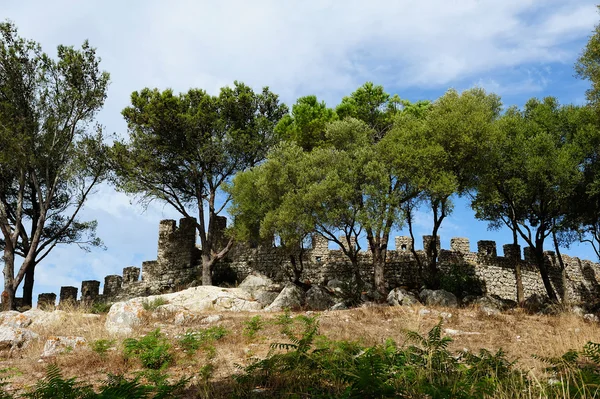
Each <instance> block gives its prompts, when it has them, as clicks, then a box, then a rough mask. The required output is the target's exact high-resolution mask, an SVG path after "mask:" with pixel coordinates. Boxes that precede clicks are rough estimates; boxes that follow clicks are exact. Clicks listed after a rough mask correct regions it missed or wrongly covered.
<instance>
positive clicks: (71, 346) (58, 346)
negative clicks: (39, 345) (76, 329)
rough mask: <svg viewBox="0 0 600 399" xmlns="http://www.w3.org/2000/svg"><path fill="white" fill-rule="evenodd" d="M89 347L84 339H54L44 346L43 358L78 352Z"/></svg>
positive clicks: (69, 337) (70, 337) (72, 337)
mask: <svg viewBox="0 0 600 399" xmlns="http://www.w3.org/2000/svg"><path fill="white" fill-rule="evenodd" d="M87 347H88V344H87V341H86V339H85V338H83V337H74V336H68V337H52V338H50V339H48V340H47V341H46V343H45V344H44V351H43V352H42V357H51V356H56V355H59V354H61V353H65V352H72V351H78V350H81V349H84V348H87Z"/></svg>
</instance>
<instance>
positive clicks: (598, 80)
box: [575, 6, 600, 107]
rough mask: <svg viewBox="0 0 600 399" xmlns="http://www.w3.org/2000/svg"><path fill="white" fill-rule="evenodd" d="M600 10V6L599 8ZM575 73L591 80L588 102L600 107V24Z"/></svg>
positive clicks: (587, 45) (587, 92) (580, 58)
mask: <svg viewBox="0 0 600 399" xmlns="http://www.w3.org/2000/svg"><path fill="white" fill-rule="evenodd" d="M598 9H599V10H600V6H598ZM575 73H576V76H578V77H579V78H581V79H585V80H589V81H590V83H591V85H592V87H590V88H589V89H588V90H587V91H586V97H587V99H588V101H589V102H590V103H591V104H593V105H594V106H596V107H597V106H598V105H600V24H599V25H596V27H595V28H594V32H593V34H592V36H590V39H589V40H588V42H587V44H586V46H585V48H584V50H583V52H582V54H581V55H580V56H579V58H578V60H577V63H576V64H575Z"/></svg>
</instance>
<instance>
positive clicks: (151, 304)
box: [142, 296, 169, 312]
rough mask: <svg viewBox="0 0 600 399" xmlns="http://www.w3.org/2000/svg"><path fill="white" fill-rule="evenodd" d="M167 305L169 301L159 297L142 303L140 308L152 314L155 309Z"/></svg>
mask: <svg viewBox="0 0 600 399" xmlns="http://www.w3.org/2000/svg"><path fill="white" fill-rule="evenodd" d="M167 303H169V301H167V300H166V299H165V298H163V297H161V296H159V297H157V298H154V299H153V300H151V301H148V300H145V301H143V302H142V306H143V307H144V310H146V311H149V312H152V311H154V310H156V308H157V307H159V306H162V305H166V304H167Z"/></svg>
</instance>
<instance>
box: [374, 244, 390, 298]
mask: <svg viewBox="0 0 600 399" xmlns="http://www.w3.org/2000/svg"><path fill="white" fill-rule="evenodd" d="M385 255H386V251H385V250H384V249H382V248H381V246H379V245H375V246H374V251H373V285H374V286H375V290H377V292H379V294H380V295H382V296H383V297H384V298H385V297H386V296H387V288H386V286H385Z"/></svg>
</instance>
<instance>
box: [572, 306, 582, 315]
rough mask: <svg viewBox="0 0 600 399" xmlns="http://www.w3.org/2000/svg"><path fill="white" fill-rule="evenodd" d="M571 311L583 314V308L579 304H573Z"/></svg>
mask: <svg viewBox="0 0 600 399" xmlns="http://www.w3.org/2000/svg"><path fill="white" fill-rule="evenodd" d="M570 310H571V313H573V314H575V315H577V316H581V317H583V316H584V315H585V310H584V309H583V308H582V307H581V306H573V307H572V308H571V309H570Z"/></svg>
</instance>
